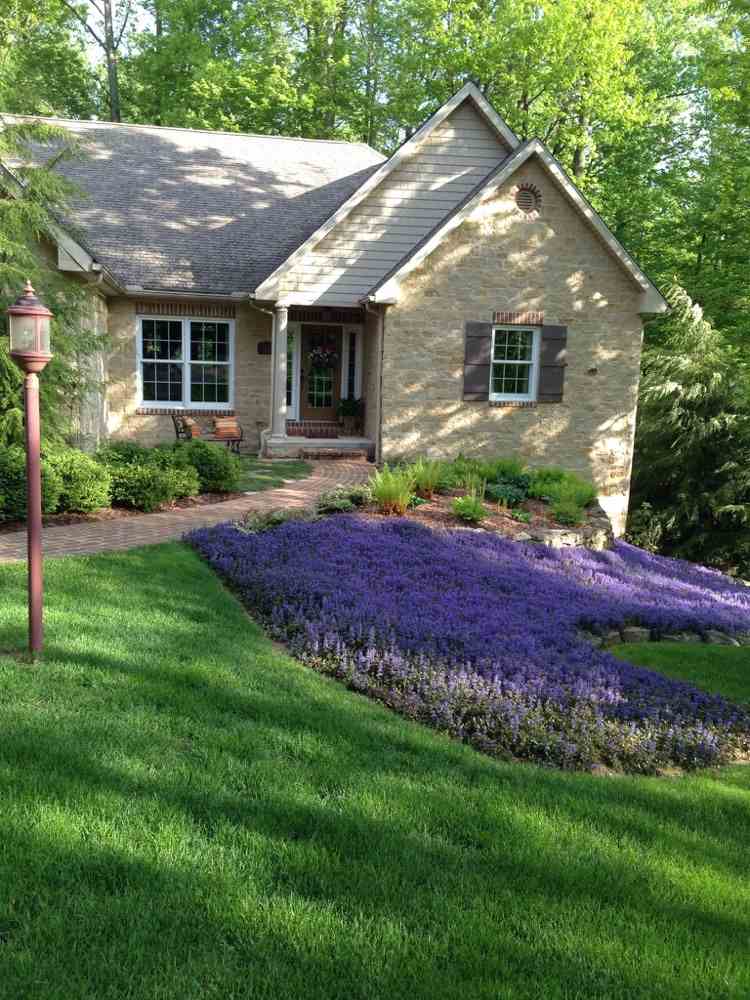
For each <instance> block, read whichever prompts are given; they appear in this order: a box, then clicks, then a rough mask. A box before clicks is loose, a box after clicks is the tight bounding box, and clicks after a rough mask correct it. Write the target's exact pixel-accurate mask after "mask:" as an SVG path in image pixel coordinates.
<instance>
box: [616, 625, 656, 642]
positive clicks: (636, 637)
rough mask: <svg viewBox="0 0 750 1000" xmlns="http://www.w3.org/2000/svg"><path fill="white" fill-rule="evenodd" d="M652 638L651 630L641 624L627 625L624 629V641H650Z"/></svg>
mask: <svg viewBox="0 0 750 1000" xmlns="http://www.w3.org/2000/svg"><path fill="white" fill-rule="evenodd" d="M650 639H651V630H650V629H647V628H641V626H640V625H626V626H625V628H624V629H623V630H622V641H623V642H649V641H650Z"/></svg>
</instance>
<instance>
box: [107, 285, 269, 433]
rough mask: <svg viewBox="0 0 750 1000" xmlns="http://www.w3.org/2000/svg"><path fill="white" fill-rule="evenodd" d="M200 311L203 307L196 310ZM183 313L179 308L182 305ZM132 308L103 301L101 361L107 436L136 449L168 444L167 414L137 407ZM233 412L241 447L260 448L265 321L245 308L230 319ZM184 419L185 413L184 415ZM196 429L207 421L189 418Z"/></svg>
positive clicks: (264, 421) (265, 411)
mask: <svg viewBox="0 0 750 1000" xmlns="http://www.w3.org/2000/svg"><path fill="white" fill-rule="evenodd" d="M202 306H205V304H202ZM183 308H184V304H183ZM137 320H138V315H137V312H136V302H135V300H134V299H129V298H112V299H110V300H109V336H110V351H109V354H108V356H107V359H106V401H107V415H106V427H107V434H108V436H109V437H111V438H112V439H114V440H117V439H133V440H137V441H139V442H140V443H141V444H147V445H152V444H159V443H161V442H163V441H173V440H174V436H175V435H174V426H173V424H172V418H171V416H170V415H169V413H154V412H148V409H149V408H148V407H147V406H145V407H144V406H141V405H139V400H138V388H137V370H136V354H137V351H136V348H137V343H136V337H137V330H138V323H137ZM234 322H235V363H234V380H235V381H234V412H235V413H236V415H237V418H238V419H239V421H240V423H241V424H242V426H243V429H244V431H245V447H247V448H249V449H251V450H252V449H257V448H258V447H259V446H260V429H261V428H262V427H267V426H268V422H269V414H270V406H271V356H270V355H269V354H259V353H258V344H259V342H260V341H269V340H270V339H271V317H270V316H268V315H266V314H265V313H262V312H259V311H258V310H257V309H254V308H253V307H251V306H250V305H248V304H246V303H238V304H237V306H236V315H235V320H234ZM185 412H187V413H190V412H191V411H190V410H187V411H185ZM193 415H194V416H195V418H196V419H197V420H198V422H199V423H205V424H206V425H207V426H208V425H209V424H210V416H208V415H206V414H205V413H201V411H195V412H194V413H193Z"/></svg>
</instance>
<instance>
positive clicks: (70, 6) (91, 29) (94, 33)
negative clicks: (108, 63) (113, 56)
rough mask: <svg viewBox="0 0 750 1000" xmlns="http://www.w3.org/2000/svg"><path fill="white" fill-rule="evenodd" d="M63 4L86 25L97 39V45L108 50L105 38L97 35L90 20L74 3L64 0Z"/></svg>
mask: <svg viewBox="0 0 750 1000" xmlns="http://www.w3.org/2000/svg"><path fill="white" fill-rule="evenodd" d="M62 2H63V5H64V6H65V7H67V8H68V10H69V11H70V13H71V14H72V15H73V16H74V17H75V19H76V20H77V21H78V22H79V23H80V24H82V25H83V26H84V28H85V29H86V31H88V33H89V34H90V35H91V36H92V37H93V38H94V39H95V40H96V43H97V45H100V46H101V48H103V49H104V50H105V51H106V48H107V46H106V45H105V44H104V40H103V39H102V38H100V37H99V35H97V33H96V32H95V31H94V29H93V28H92V27H91V25H90V24H89V22H88V20H87V19H86V18H85V17H83V16H82V15H81V12H80V11H79V10H77V9H76V8H75V7H74V6H73V4H72V3H68V0H62Z"/></svg>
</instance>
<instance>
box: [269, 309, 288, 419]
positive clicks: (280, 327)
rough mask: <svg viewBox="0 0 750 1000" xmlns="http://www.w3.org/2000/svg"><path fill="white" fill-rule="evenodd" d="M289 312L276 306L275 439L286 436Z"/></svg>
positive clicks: (274, 358) (274, 355) (273, 417)
mask: <svg viewBox="0 0 750 1000" xmlns="http://www.w3.org/2000/svg"><path fill="white" fill-rule="evenodd" d="M288 319H289V310H288V309H287V307H286V306H276V322H275V324H274V336H273V395H272V399H273V403H272V412H271V434H272V435H273V437H285V436H286V350H287V322H288Z"/></svg>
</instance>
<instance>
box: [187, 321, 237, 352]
mask: <svg viewBox="0 0 750 1000" xmlns="http://www.w3.org/2000/svg"><path fill="white" fill-rule="evenodd" d="M190 360H191V361H229V324H228V323H191V324H190Z"/></svg>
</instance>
